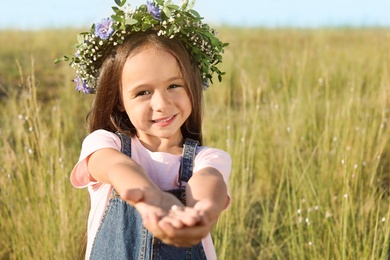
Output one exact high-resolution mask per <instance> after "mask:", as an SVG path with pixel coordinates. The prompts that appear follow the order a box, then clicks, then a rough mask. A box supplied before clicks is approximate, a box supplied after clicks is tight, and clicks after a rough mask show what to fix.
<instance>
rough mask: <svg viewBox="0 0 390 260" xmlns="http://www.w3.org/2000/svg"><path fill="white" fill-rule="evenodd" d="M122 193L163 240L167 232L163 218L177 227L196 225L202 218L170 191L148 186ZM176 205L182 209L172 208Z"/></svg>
mask: <svg viewBox="0 0 390 260" xmlns="http://www.w3.org/2000/svg"><path fill="white" fill-rule="evenodd" d="M120 195H121V198H122V199H123V200H125V201H127V202H128V203H129V204H131V205H133V206H134V207H135V208H136V209H137V211H138V212H139V213H140V215H141V217H142V220H143V224H144V226H145V227H146V228H147V229H148V230H149V231H150V232H151V233H152V234H153V235H154V236H156V237H158V238H160V239H162V240H163V241H164V237H166V236H167V234H165V231H163V230H162V229H161V227H160V225H159V222H160V221H161V220H162V219H164V222H165V223H168V224H169V225H171V226H172V227H173V228H175V229H182V228H184V227H189V226H195V225H197V224H198V223H200V222H201V220H202V217H201V216H200V215H199V214H198V211H197V210H195V209H193V208H190V207H185V206H184V205H183V204H182V203H181V201H180V200H179V199H177V198H176V197H175V196H174V195H172V194H170V193H169V192H164V191H161V190H155V189H153V188H146V189H131V190H125V191H123V192H121V194H120ZM175 207H176V208H178V209H180V210H172V208H175Z"/></svg>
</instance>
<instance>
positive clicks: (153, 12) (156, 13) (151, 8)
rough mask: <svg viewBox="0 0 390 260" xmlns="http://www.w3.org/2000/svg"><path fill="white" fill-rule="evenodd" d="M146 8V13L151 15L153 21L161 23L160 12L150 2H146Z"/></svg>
mask: <svg viewBox="0 0 390 260" xmlns="http://www.w3.org/2000/svg"><path fill="white" fill-rule="evenodd" d="M146 7H147V8H148V13H150V14H151V15H153V17H154V19H156V20H160V21H161V10H160V9H158V8H157V7H156V6H154V5H153V4H152V3H151V2H150V1H147V2H146Z"/></svg>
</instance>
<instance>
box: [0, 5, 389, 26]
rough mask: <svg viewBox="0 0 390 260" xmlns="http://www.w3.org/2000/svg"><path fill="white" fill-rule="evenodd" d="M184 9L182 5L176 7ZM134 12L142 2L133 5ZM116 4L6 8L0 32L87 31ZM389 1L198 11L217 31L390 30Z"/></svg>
mask: <svg viewBox="0 0 390 260" xmlns="http://www.w3.org/2000/svg"><path fill="white" fill-rule="evenodd" d="M173 2H174V3H176V4H178V3H180V1H173ZM128 3H130V4H131V5H132V6H133V7H135V6H139V5H140V4H142V3H144V1H142V0H133V1H128ZM113 5H115V3H114V1H107V0H106V1H102V0H100V1H95V0H83V1H79V0H67V1H65V0H61V1H51V0H39V1H30V0H19V1H18V2H13V3H11V2H9V1H5V0H2V1H1V2H0V13H1V15H0V29H5V28H13V29H26V30H28V29H34V30H36V29H42V28H62V27H83V26H88V27H89V26H90V25H91V24H92V23H94V22H97V21H100V20H101V18H102V17H106V16H109V15H110V14H111V8H110V7H111V6H113ZM389 9H390V1H388V0H328V1H325V0H242V1H233V0H212V1H207V0H197V1H196V4H195V10H197V11H198V12H199V13H200V14H202V16H204V17H205V20H206V21H207V22H210V23H213V24H215V25H230V26H238V27H242V26H252V27H268V28H275V27H279V28H280V27H300V28H318V27H335V26H336V27H337V26H344V27H386V26H390V15H389Z"/></svg>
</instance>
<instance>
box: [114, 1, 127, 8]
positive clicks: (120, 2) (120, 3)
mask: <svg viewBox="0 0 390 260" xmlns="http://www.w3.org/2000/svg"><path fill="white" fill-rule="evenodd" d="M115 3H116V4H117V5H118V6H119V7H122V6H124V5H125V3H126V0H115Z"/></svg>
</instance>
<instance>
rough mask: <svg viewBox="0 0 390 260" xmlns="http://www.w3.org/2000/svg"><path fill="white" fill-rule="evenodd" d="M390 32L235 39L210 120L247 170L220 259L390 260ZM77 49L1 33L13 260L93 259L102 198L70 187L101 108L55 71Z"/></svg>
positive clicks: (226, 224)
mask: <svg viewBox="0 0 390 260" xmlns="http://www.w3.org/2000/svg"><path fill="white" fill-rule="evenodd" d="M389 33H390V31H388V30H384V29H382V30H375V29H371V30H368V29H367V30H352V29H338V30H261V29H250V30H249V29H238V28H223V29H221V31H220V36H221V37H222V38H223V39H224V40H225V41H229V42H230V43H231V45H230V47H229V48H228V50H227V52H226V53H225V62H224V64H223V69H224V70H225V71H226V72H227V75H226V77H225V79H224V81H223V82H222V83H215V84H214V86H212V87H211V88H210V89H209V90H207V91H206V92H205V105H206V110H205V120H204V135H205V143H206V144H208V145H210V146H216V147H220V148H222V149H225V150H227V151H228V152H229V153H230V154H231V156H232V159H233V171H232V176H231V179H230V183H229V186H230V194H231V197H232V203H231V205H230V208H229V209H228V210H227V211H226V212H224V213H223V215H222V217H221V219H220V221H219V223H218V224H217V226H216V229H215V230H214V232H213V237H214V241H215V244H216V248H217V252H218V255H219V258H220V259H388V257H389V242H390V241H389V237H390V228H389V227H390V225H389V219H390V208H389V195H390V193H389V182H390V145H389V137H390V136H389V126H388V124H389V123H388V120H389V115H390V106H389V104H390V102H389V94H390V91H389V90H390V75H389V73H390V71H389V60H390V59H389V58H390V47H389V46H390V45H389V40H390V39H389V35H390V34H389ZM11 36H12V37H11ZM10 39H13V40H12V41H11V40H10ZM73 39H74V32H73V31H44V32H27V33H21V32H1V33H0V43H1V44H2V48H1V49H0V57H1V58H0V68H1V70H0V79H1V80H0V86H1V91H0V94H1V98H0V105H1V108H2V109H1V118H0V133H1V134H0V136H1V137H0V144H1V150H2V151H3V154H2V156H1V157H0V158H1V159H0V169H1V178H0V258H2V259H74V258H77V257H78V256H79V243H80V236H81V235H82V233H83V230H84V229H85V222H86V212H87V209H86V205H87V200H88V195H87V192H86V191H82V190H77V189H74V188H72V187H71V185H70V183H69V181H68V179H69V173H70V171H71V169H72V167H73V165H74V164H75V162H76V161H77V158H78V155H79V152H80V145H81V141H82V139H83V137H84V136H85V134H86V132H85V126H84V119H85V115H86V113H87V111H88V108H89V105H90V102H91V97H86V96H83V95H82V94H78V93H76V92H74V91H73V85H72V83H71V82H70V80H71V79H72V75H73V74H72V73H73V72H72V71H71V70H70V69H69V68H68V67H67V66H66V65H65V64H62V65H53V64H52V62H53V60H54V59H55V58H57V57H59V56H61V55H62V54H63V53H64V52H65V53H66V52H68V51H69V52H71V51H72V50H71V44H72V43H73ZM15 41H16V43H15ZM16 61H18V62H16ZM18 64H19V65H18Z"/></svg>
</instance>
